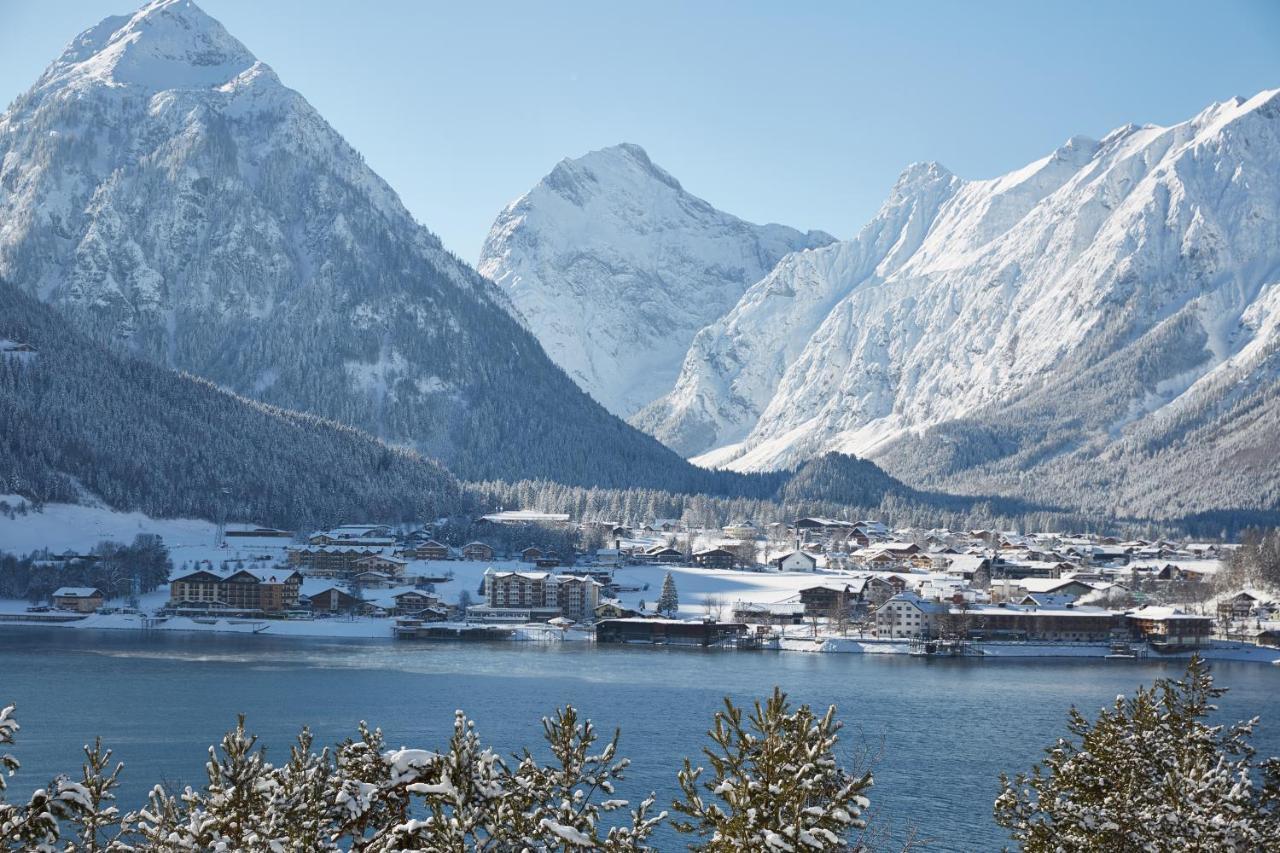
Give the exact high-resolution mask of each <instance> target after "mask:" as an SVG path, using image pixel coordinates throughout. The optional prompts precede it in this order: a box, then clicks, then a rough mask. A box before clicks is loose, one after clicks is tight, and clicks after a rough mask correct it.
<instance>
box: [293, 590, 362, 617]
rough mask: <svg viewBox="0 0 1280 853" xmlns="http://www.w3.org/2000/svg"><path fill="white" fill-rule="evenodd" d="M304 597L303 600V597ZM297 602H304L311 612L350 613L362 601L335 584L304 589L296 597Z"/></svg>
mask: <svg viewBox="0 0 1280 853" xmlns="http://www.w3.org/2000/svg"><path fill="white" fill-rule="evenodd" d="M304 598H305V599H306V600H305V601H303V599H304ZM298 603H299V604H306V605H307V606H309V607H310V608H311V612H312V613H351V612H353V611H355V610H357V609H358V608H359V607H360V605H361V604H362V603H363V602H362V601H361V600H360V599H359V598H356V597H355V596H354V595H352V594H351V593H349V592H347V591H346V590H344V589H341V588H340V587H336V586H322V587H318V588H315V589H310V590H305V589H304V592H303V594H302V595H300V596H299V598H298Z"/></svg>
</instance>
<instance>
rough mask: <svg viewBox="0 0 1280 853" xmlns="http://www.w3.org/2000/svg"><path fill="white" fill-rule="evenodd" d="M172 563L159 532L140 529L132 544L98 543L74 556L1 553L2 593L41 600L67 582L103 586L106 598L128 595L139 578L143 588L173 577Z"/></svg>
mask: <svg viewBox="0 0 1280 853" xmlns="http://www.w3.org/2000/svg"><path fill="white" fill-rule="evenodd" d="M172 569H173V562H172V561H171V560H170V559H169V549H168V548H167V547H165V544H164V542H163V541H162V540H161V539H160V537H159V536H156V535H154V534H147V533H140V534H138V535H137V536H136V537H134V540H133V542H132V543H131V544H129V545H124V544H122V543H120V542H108V541H104V542H99V543H98V544H97V545H95V546H94V547H93V548H92V549H91V550H90V551H89V553H88V554H78V555H74V556H68V555H60V554H51V553H50V552H49V551H47V550H44V551H36V552H34V553H31V554H28V555H26V556H23V557H19V556H17V555H14V554H6V553H3V552H0V598H21V599H26V600H27V601H30V602H32V603H33V604H38V603H40V602H44V601H48V600H49V597H50V596H51V595H52V594H53V592H54V590H56V589H58V588H59V587H63V586H86V587H95V588H97V589H100V590H102V592H103V594H105V595H106V597H107V598H120V597H123V596H125V595H128V594H129V592H130V591H131V590H132V588H133V580H134V578H137V579H138V584H139V592H143V593H146V592H151V591H152V590H154V589H156V588H157V587H159V586H161V585H162V584H166V583H168V582H169V573H170V571H172Z"/></svg>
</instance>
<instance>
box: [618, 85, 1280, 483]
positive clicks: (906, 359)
mask: <svg viewBox="0 0 1280 853" xmlns="http://www.w3.org/2000/svg"><path fill="white" fill-rule="evenodd" d="M1278 351H1280V91H1272V92H1263V93H1261V94H1259V95H1257V96H1255V97H1253V98H1250V99H1247V100H1245V99H1240V98H1237V99H1233V100H1230V101H1227V102H1224V103H1219V104H1214V105H1213V106H1211V107H1209V108H1208V109H1206V110H1205V111H1203V112H1202V113H1200V114H1199V115H1197V116H1196V117H1195V118H1193V119H1191V120H1190V121H1187V122H1184V123H1182V124H1178V125H1175V126H1173V127H1154V126H1146V127H1136V126H1127V127H1123V128H1120V129H1118V130H1116V131H1114V132H1113V133H1111V134H1109V135H1107V137H1106V138H1105V139H1103V140H1102V141H1101V142H1094V141H1091V140H1087V139H1083V138H1075V139H1072V140H1070V141H1069V142H1068V143H1066V145H1064V146H1063V147H1062V148H1060V149H1059V150H1058V151H1056V152H1054V153H1053V154H1051V155H1050V156H1048V157H1046V158H1044V159H1042V160H1039V161H1037V162H1035V163H1032V164H1031V165H1029V166H1027V167H1025V168H1023V169H1020V170H1018V171H1016V172H1013V173H1011V174H1008V175H1005V176H1003V177H1000V178H996V179H993V180H983V181H965V180H961V179H959V178H956V177H954V176H952V175H950V174H949V173H947V172H946V171H945V170H944V169H942V168H941V167H939V166H937V165H932V164H931V165H916V166H912V167H911V168H910V169H908V170H907V172H906V173H904V175H903V176H902V179H901V180H900V181H899V183H898V185H897V186H896V187H895V189H894V192H893V194H892V195H891V197H890V198H889V200H888V201H887V202H886V203H885V205H884V207H883V208H882V209H881V211H880V213H879V215H878V216H877V217H876V218H875V219H874V220H873V221H872V222H871V223H870V224H869V225H868V226H867V227H866V228H864V229H863V231H862V232H861V233H860V234H859V235H858V236H857V237H856V238H855V239H853V240H850V241H847V242H842V243H837V244H833V245H831V246H827V247H825V248H820V249H816V250H814V251H810V252H805V253H802V254H799V255H795V256H792V257H789V258H787V259H784V260H783V261H782V262H781V263H780V264H779V265H778V267H777V268H776V269H775V270H774V271H773V272H772V273H771V274H770V275H768V276H767V277H765V278H764V279H762V280H761V281H760V282H758V283H757V284H755V285H753V286H752V287H751V288H750V289H749V290H748V291H747V293H746V294H745V295H744V296H743V298H742V299H741V300H740V301H739V303H738V304H737V306H735V307H734V308H733V309H732V310H731V311H730V312H729V313H728V314H727V315H726V316H725V317H724V318H723V319H721V320H719V321H717V322H716V323H713V324H711V325H709V326H708V327H707V328H705V329H703V330H702V331H701V332H699V334H698V335H697V337H696V338H695V341H694V344H693V346H692V347H691V349H690V352H689V354H688V356H687V357H686V359H685V362H684V367H683V369H682V372H681V375H680V377H679V379H678V380H677V382H676V384H675V387H674V390H672V391H671V392H670V393H669V394H668V395H666V396H665V397H664V398H663V399H662V400H660V401H658V402H657V403H656V404H654V405H653V406H651V407H649V409H647V410H646V411H645V412H644V413H643V415H642V416H641V417H640V418H639V419H637V422H639V423H641V424H642V425H643V426H645V427H646V428H647V429H649V430H650V431H652V432H653V433H654V434H655V435H658V436H659V437H661V438H662V439H663V440H665V441H667V442H669V443H670V444H672V446H675V447H677V448H678V449H680V450H681V451H682V452H685V453H702V454H703V455H702V456H701V457H700V459H699V460H698V461H703V462H706V463H711V464H718V465H728V466H730V467H733V468H737V469H741V470H759V469H768V468H775V467H781V466H786V465H789V464H793V463H794V462H796V461H798V460H801V459H804V458H808V457H811V456H813V455H815V454H818V453H821V452H824V451H831V450H838V451H843V452H850V453H856V454H859V455H865V456H870V457H871V458H873V459H876V460H877V461H881V462H882V463H883V464H884V465H885V467H887V469H888V470H889V471H890V472H892V473H898V474H900V475H902V476H904V478H906V479H907V480H908V481H909V482H915V483H917V484H919V483H934V484H936V483H943V484H947V485H950V486H954V487H963V488H966V489H970V488H974V487H977V486H978V485H980V486H981V487H983V488H992V489H1004V488H1006V487H1010V486H1012V487H1013V488H1020V487H1022V486H1026V484H1027V483H1028V482H1032V481H1035V480H1036V476H1037V475H1036V474H1034V473H1032V472H1035V471H1047V470H1049V469H1051V468H1053V467H1054V466H1058V468H1057V469H1054V470H1056V474H1055V476H1058V477H1059V478H1061V477H1065V476H1067V475H1068V472H1067V471H1066V470H1065V469H1063V468H1062V466H1064V465H1068V463H1067V461H1066V460H1069V461H1070V464H1069V465H1068V467H1071V466H1077V465H1087V464H1089V463H1090V461H1091V460H1092V459H1093V457H1095V456H1096V455H1097V454H1110V455H1109V456H1107V457H1106V458H1108V459H1110V460H1111V462H1110V464H1111V465H1112V466H1113V468H1112V473H1115V472H1116V471H1119V472H1133V471H1137V470H1146V471H1148V472H1152V473H1153V472H1155V471H1156V470H1157V469H1159V470H1168V469H1169V467H1170V466H1169V465H1162V464H1155V465H1153V464H1152V463H1151V458H1152V455H1153V454H1156V455H1159V456H1160V458H1161V459H1165V460H1166V461H1168V460H1171V459H1173V458H1177V459H1178V460H1179V462H1178V465H1179V466H1181V467H1183V468H1185V467H1186V466H1187V464H1188V463H1187V461H1186V460H1187V459H1188V458H1189V456H1188V454H1202V453H1208V454H1211V455H1213V454H1218V455H1216V456H1214V458H1219V459H1221V458H1222V457H1221V454H1223V453H1226V452H1227V451H1226V450H1225V449H1223V448H1226V447H1228V446H1233V443H1239V442H1240V441H1241V440H1242V439H1241V438H1240V435H1241V433H1240V431H1239V430H1243V429H1245V428H1246V426H1247V427H1248V429H1249V430H1250V435H1252V436H1253V438H1252V439H1251V440H1250V441H1249V442H1247V445H1248V446H1247V447H1237V451H1238V452H1236V453H1235V455H1234V456H1233V457H1232V458H1233V459H1234V461H1235V463H1237V464H1240V465H1245V466H1246V468H1247V469H1248V470H1251V471H1253V472H1254V473H1255V474H1257V475H1258V477H1259V478H1261V480H1265V479H1266V475H1270V477H1271V479H1272V481H1273V482H1274V481H1275V480H1277V479H1280V469H1277V468H1276V463H1275V462H1274V457H1271V459H1272V461H1270V462H1269V463H1268V462H1265V461H1263V460H1262V459H1261V458H1260V457H1258V456H1257V455H1253V454H1252V450H1253V449H1255V448H1258V447H1265V445H1266V441H1267V436H1270V439H1271V440H1274V439H1276V438H1280V431H1278V430H1277V424H1276V421H1277V417H1276V416H1275V413H1276V410H1275V406H1274V400H1275V398H1276V389H1277V379H1278V377H1280V365H1278V364H1277V362H1278V361H1280V356H1278V355H1277V352H1278ZM1084 377H1087V381H1082V378H1084ZM1245 412H1249V413H1252V415H1251V416H1250V417H1244V413H1245ZM1014 413H1016V414H1014ZM1048 414H1051V415H1052V416H1047V415H1048ZM1263 426H1266V428H1265V429H1264V428H1263ZM1237 428H1238V429H1237ZM1197 430H1199V431H1201V432H1200V433H1198V434H1199V435H1201V438H1203V439H1205V440H1207V438H1205V437H1206V436H1209V435H1212V436H1213V437H1214V439H1213V440H1214V442H1216V444H1215V445H1214V447H1215V448H1217V449H1213V450H1206V448H1205V445H1204V441H1200V442H1199V443H1198V444H1197V445H1196V446H1194V447H1188V446H1187V445H1186V444H1185V442H1187V441H1189V440H1190V436H1191V435H1192V434H1193V433H1195V432H1196V431H1197ZM1219 445H1220V446H1219ZM1139 446H1141V447H1142V448H1143V449H1142V450H1141V451H1139V450H1138V449H1137V448H1138V447H1139ZM1080 454H1084V455H1080ZM1197 458H1198V457H1197ZM1206 459H1207V457H1206ZM1259 466H1261V467H1259ZM1194 468H1195V466H1194V465H1192V469H1193V470H1194ZM1213 473H1214V471H1213V469H1212V468H1207V469H1205V470H1204V471H1203V474H1204V475H1205V476H1208V475H1210V474H1213ZM1153 476H1154V473H1153ZM1255 479H1258V478H1255ZM1261 480H1259V481H1261ZM1110 482H1113V483H1114V482H1115V480H1114V478H1113V479H1112V480H1111V481H1110ZM1274 488H1275V487H1274V486H1273V487H1272V491H1274ZM1023 491H1024V493H1026V492H1027V491H1028V489H1023ZM1220 497H1223V498H1224V499H1225V497H1226V496H1225V495H1224V496H1220ZM1255 497H1256V495H1248V496H1244V495H1238V496H1236V498H1235V501H1236V503H1235V504H1234V505H1244V504H1243V503H1241V501H1248V502H1252V501H1253V500H1254V498H1255ZM1274 497H1275V496H1273V499H1274ZM1220 505H1231V504H1228V503H1223V504H1220Z"/></svg>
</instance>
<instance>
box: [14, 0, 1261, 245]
mask: <svg viewBox="0 0 1280 853" xmlns="http://www.w3.org/2000/svg"><path fill="white" fill-rule="evenodd" d="M201 6H202V7H203V8H204V9H205V10H206V11H207V12H209V13H210V14H211V15H213V16H214V17H216V18H218V19H219V20H221V21H222V22H223V24H225V25H226V27H227V28H228V29H229V30H230V31H231V32H232V34H234V35H236V36H237V37H238V38H239V39H240V40H241V41H243V42H244V43H245V44H246V45H247V46H248V47H249V49H250V50H252V51H253V52H254V53H255V54H257V56H258V57H259V58H260V59H263V60H264V61H266V62H268V63H269V64H270V65H272V66H273V67H274V68H275V69H276V71H277V72H278V73H279V75H280V77H281V78H282V79H283V80H284V82H285V83H286V84H288V85H290V86H292V87H294V88H295V89H298V90H299V91H301V92H302V93H303V94H304V95H305V96H306V97H307V98H308V99H309V100H310V101H311V102H312V103H313V104H314V105H315V106H316V107H317V108H318V109H319V110H320V112H321V113H322V114H323V115H324V116H325V117H326V118H328V120H329V121H330V122H332V123H333V125H334V126H335V127H337V128H338V130H339V131H341V132H342V133H343V134H344V135H345V136H346V137H347V139H348V140H349V141H350V142H351V143H352V144H353V145H354V146H355V147H356V148H357V149H359V150H360V151H362V152H363V153H364V155H365V157H366V159H367V160H368V162H369V163H370V164H371V165H372V166H373V167H374V168H375V169H376V170H377V171H378V172H379V173H380V174H382V176H383V177H385V178H386V179H387V180H388V181H389V182H390V183H391V185H392V186H393V187H395V188H396V190H397V191H399V193H400V195H401V197H402V198H403V199H404V201H405V204H406V205H407V206H408V207H409V209H410V210H411V211H412V212H413V213H414V214H415V215H416V216H417V217H418V218H419V219H420V220H421V221H422V222H424V223H425V224H426V225H427V226H429V227H430V228H431V229H432V230H434V231H435V232H436V233H438V234H439V235H440V236H441V237H442V238H443V239H444V241H445V243H446V245H448V246H449V247H450V248H451V249H453V250H454V251H455V252H457V253H458V254H460V255H461V256H462V257H464V258H466V259H467V260H469V261H474V260H475V258H476V255H477V254H478V252H479V248H480V244H481V242H482V241H483V239H484V235H485V233H486V232H487V231H488V228H489V225H490V223H491V222H492V221H493V218H494V216H495V215H496V214H497V212H498V211H499V210H500V209H501V208H502V207H503V205H505V204H506V203H507V202H508V201H510V200H512V199H513V198H515V197H516V196H518V195H520V194H521V193H522V192H524V191H525V190H526V189H528V188H529V187H530V186H532V185H533V184H534V183H535V182H536V181H537V180H538V179H539V178H540V177H541V176H542V175H543V174H545V173H546V172H547V171H549V170H550V168H551V167H552V166H553V165H554V164H555V163H556V161H558V160H559V159H561V158H562V157H565V156H576V155H579V154H582V153H584V152H586V151H588V150H591V149H593V148H600V147H602V146H605V145H610V144H613V143H615V142H621V141H628V142H635V143H638V144H640V145H642V146H644V147H645V148H646V149H647V150H648V151H649V154H650V156H651V157H652V158H653V159H654V161H655V162H657V163H659V164H660V165H662V166H664V167H665V168H666V169H668V170H669V171H670V172H672V173H673V174H674V175H675V176H676V177H677V178H679V179H680V180H681V181H682V182H683V183H684V185H685V187H686V188H688V189H689V190H690V191H692V192H694V193H696V194H698V195H700V196H702V197H703V198H705V199H707V200H708V201H710V202H711V203H712V204H715V205H716V206H718V207H721V208H723V209H724V210H727V211H729V212H731V213H735V214H737V215H739V216H742V217H745V218H747V219H751V220H754V221H757V222H765V221H775V222H784V223H787V224H789V225H794V226H797V227H802V228H822V229H825V230H827V231H830V232H832V233H834V234H836V235H838V236H841V237H845V236H850V235H852V234H854V233H856V231H857V229H858V228H859V227H861V225H862V224H863V223H864V222H865V221H866V220H867V219H868V218H869V217H870V216H871V215H872V214H873V213H874V212H875V209H876V207H877V206H878V205H879V204H880V202H881V200H882V199H883V197H884V195H885V193H886V191H887V190H888V189H889V187H890V186H891V185H892V184H893V181H894V179H895V178H896V177H897V175H898V173H899V172H900V171H901V170H902V168H903V167H904V166H905V165H906V164H908V163H910V162H912V161H915V160H937V161H939V162H941V163H942V164H943V165H945V166H947V167H948V168H949V169H951V170H952V171H953V172H955V173H956V174H959V175H961V176H964V177H973V178H982V177H990V176H992V175H995V174H999V173H1001V172H1005V171H1009V170H1011V169H1013V168H1016V167H1018V166H1020V165H1023V164H1024V163H1027V162H1030V161H1031V160H1034V159H1036V158H1038V157H1040V156H1043V155H1044V154H1046V153H1048V152H1049V151H1051V150H1053V149H1054V148H1055V147H1056V146H1058V145H1059V144H1061V143H1062V142H1063V141H1064V140H1066V139H1067V137H1069V136H1071V135H1073V134H1077V133H1081V134H1086V135H1090V136H1094V137H1099V136H1101V135H1102V134H1104V133H1106V132H1107V131H1108V130H1110V129H1112V128H1114V127H1117V126H1119V125H1121V124H1125V123H1127V122H1130V121H1133V122H1138V123H1143V122H1154V123H1158V124H1168V123H1172V122H1176V121H1179V120H1182V119H1185V118H1188V117H1190V116H1191V115H1194V114H1195V113H1196V112H1198V111H1199V110H1200V109H1201V108H1203V107H1204V106H1206V105H1207V104H1209V103H1210V102H1212V101H1216V100H1223V99H1225V98H1228V97H1230V96H1232V95H1237V94H1239V95H1245V96H1248V95H1251V94H1254V93H1256V92H1257V91H1259V90H1261V89H1265V88H1274V87H1280V2H1271V0H1257V2H1246V0H1238V1H1237V2H1226V3H1215V4H1208V3H1204V2H1167V0H1166V2H1118V3H1117V2H1053V3H1040V4H1031V3H1022V2H983V3H958V2H902V3H897V2H895V3H892V4H890V3H884V4H876V5H872V4H869V3H867V4H858V3H853V2H829V3H826V2H812V3H793V2H786V3H784V2H776V3H748V2H710V0H706V2H670V3H668V2H661V3H652V2H645V3H634V2H633V3H613V2H553V0H548V2H527V0H525V2H510V3H506V2H503V3H477V2H465V3H453V4H444V3H424V2H412V0H382V2H364V3H355V2H336V1H335V0H272V2H263V0H201ZM130 8H131V4H130V0H56V2H49V0H0V101H3V102H6V103H7V102H8V101H9V100H11V99H12V98H13V97H14V96H15V95H17V94H18V93H19V92H21V91H23V90H25V89H26V88H27V87H28V86H29V85H30V84H31V83H32V82H33V81H34V80H35V78H36V76H37V75H38V74H39V73H40V71H41V70H42V69H43V68H44V66H45V65H46V64H47V63H48V62H50V61H51V60H52V59H53V58H54V57H56V56H57V54H58V53H59V52H60V51H61V49H62V47H63V46H64V45H65V44H66V43H67V42H68V41H69V40H70V39H71V38H72V37H73V36H74V35H76V34H77V33H78V32H79V31H81V30H83V29H85V28H87V27H89V26H91V25H92V24H94V23H96V22H97V21H99V20H100V19H102V18H104V17H106V16H107V15H109V14H118V13H123V12H126V11H129V10H130Z"/></svg>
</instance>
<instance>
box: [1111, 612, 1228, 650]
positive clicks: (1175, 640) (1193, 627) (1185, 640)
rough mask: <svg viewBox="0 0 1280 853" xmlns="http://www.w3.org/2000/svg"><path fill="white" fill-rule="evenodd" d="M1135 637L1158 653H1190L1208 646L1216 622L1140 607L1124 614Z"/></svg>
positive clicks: (1208, 618) (1204, 618) (1209, 619)
mask: <svg viewBox="0 0 1280 853" xmlns="http://www.w3.org/2000/svg"><path fill="white" fill-rule="evenodd" d="M1125 618H1126V619H1127V620H1128V623H1129V627H1130V629H1131V630H1132V631H1133V634H1134V635H1135V636H1136V637H1139V638H1141V639H1144V640H1146V641H1147V642H1149V643H1150V644H1151V645H1152V646H1153V647H1154V648H1158V649H1189V648H1196V647H1199V646H1204V645H1208V643H1209V634H1210V633H1211V632H1212V631H1213V618H1212V617H1210V616H1193V615H1191V614H1188V613H1183V612H1182V611H1181V610H1177V609H1175V608H1173V607H1153V606H1152V607H1141V608H1139V609H1137V610H1131V611H1129V612H1128V613H1126V614H1125Z"/></svg>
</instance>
